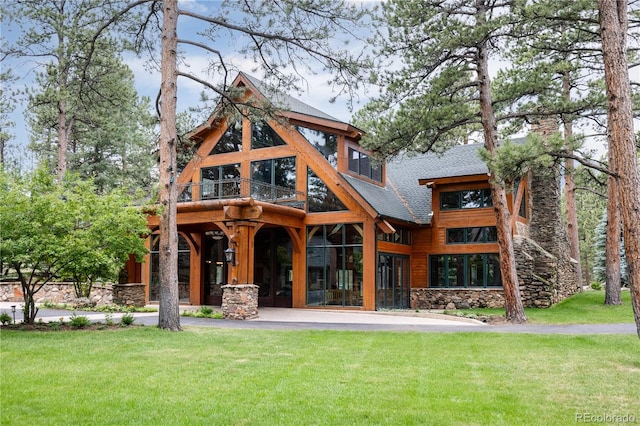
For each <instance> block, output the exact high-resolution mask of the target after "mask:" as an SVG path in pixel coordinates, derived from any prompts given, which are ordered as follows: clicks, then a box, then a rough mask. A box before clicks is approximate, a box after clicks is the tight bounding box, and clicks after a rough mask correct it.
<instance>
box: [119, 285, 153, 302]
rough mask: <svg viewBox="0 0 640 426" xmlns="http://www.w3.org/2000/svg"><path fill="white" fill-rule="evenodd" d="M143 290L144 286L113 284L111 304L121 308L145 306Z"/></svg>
mask: <svg viewBox="0 0 640 426" xmlns="http://www.w3.org/2000/svg"><path fill="white" fill-rule="evenodd" d="M144 289H145V285H144V284H132V283H130V284H114V285H113V303H115V304H116V305H122V306H135V307H142V306H145V305H146V296H145V293H144Z"/></svg>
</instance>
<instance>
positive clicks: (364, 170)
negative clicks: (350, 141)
mask: <svg viewBox="0 0 640 426" xmlns="http://www.w3.org/2000/svg"><path fill="white" fill-rule="evenodd" d="M349 171H350V172H353V173H355V174H358V175H360V176H364V177H366V178H369V179H371V180H375V181H376V182H382V166H380V165H373V164H372V162H371V159H370V158H369V156H368V155H367V154H365V153H364V152H361V151H358V150H356V149H354V148H349Z"/></svg>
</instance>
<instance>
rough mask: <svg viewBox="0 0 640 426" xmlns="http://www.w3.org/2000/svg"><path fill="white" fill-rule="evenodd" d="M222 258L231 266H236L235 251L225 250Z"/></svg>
mask: <svg viewBox="0 0 640 426" xmlns="http://www.w3.org/2000/svg"><path fill="white" fill-rule="evenodd" d="M224 258H225V260H226V261H227V263H228V264H229V265H231V266H235V264H236V251H235V250H234V249H233V248H231V247H229V248H228V249H226V250H225V251H224Z"/></svg>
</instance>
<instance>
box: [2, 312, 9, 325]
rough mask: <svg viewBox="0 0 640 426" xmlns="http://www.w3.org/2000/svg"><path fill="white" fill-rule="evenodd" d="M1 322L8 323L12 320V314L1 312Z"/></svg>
mask: <svg viewBox="0 0 640 426" xmlns="http://www.w3.org/2000/svg"><path fill="white" fill-rule="evenodd" d="M0 322H1V323H2V325H7V324H9V323H10V322H11V315H9V314H8V313H6V312H3V313H1V314H0Z"/></svg>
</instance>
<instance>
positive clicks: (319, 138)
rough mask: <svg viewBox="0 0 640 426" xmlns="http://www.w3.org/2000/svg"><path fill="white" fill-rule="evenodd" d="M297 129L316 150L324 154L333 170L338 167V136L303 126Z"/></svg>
mask: <svg viewBox="0 0 640 426" xmlns="http://www.w3.org/2000/svg"><path fill="white" fill-rule="evenodd" d="M296 129H297V130H298V132H300V134H301V135H302V136H303V137H304V138H305V139H306V140H307V141H308V142H309V143H310V144H311V145H312V146H313V147H314V148H315V149H316V150H318V152H319V153H320V154H322V156H323V157H324V158H326V159H327V161H328V162H329V164H331V165H332V166H333V168H336V167H337V166H338V136H337V135H334V134H333V133H327V132H323V131H321V130H314V129H309V128H308V127H302V126H296Z"/></svg>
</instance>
